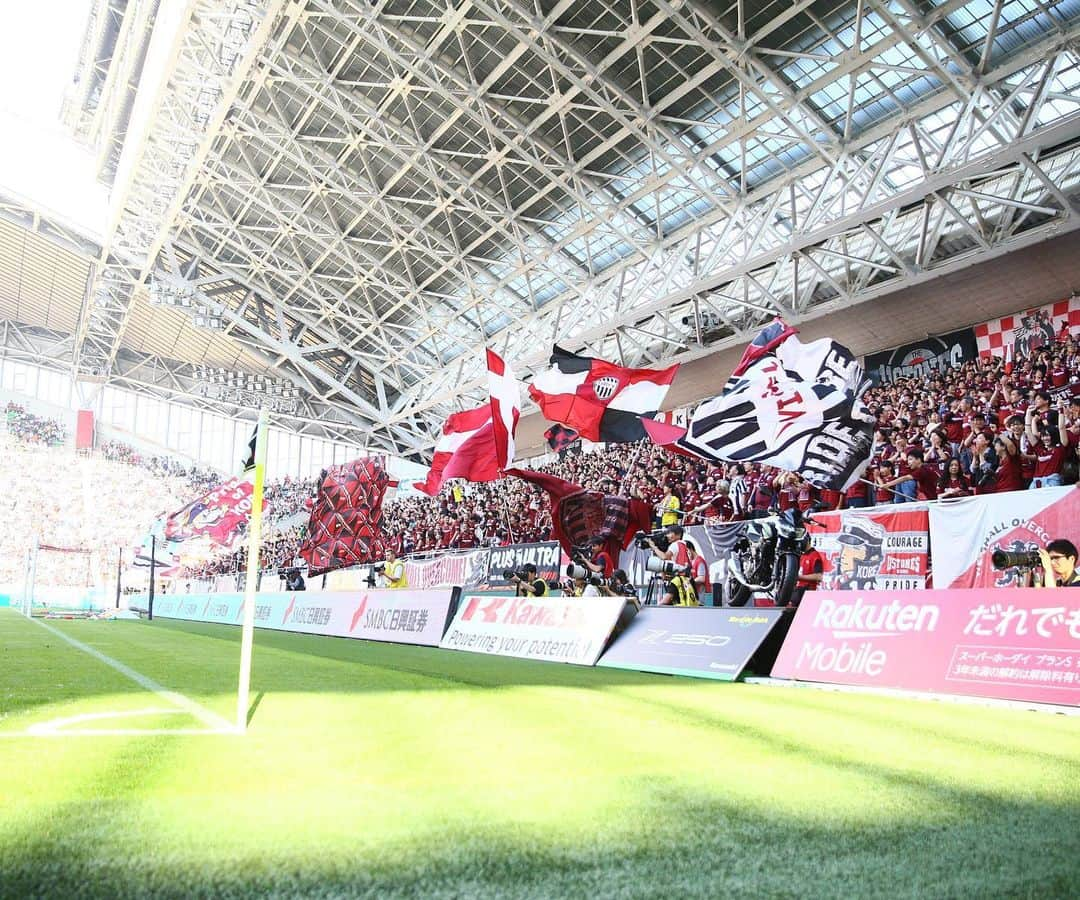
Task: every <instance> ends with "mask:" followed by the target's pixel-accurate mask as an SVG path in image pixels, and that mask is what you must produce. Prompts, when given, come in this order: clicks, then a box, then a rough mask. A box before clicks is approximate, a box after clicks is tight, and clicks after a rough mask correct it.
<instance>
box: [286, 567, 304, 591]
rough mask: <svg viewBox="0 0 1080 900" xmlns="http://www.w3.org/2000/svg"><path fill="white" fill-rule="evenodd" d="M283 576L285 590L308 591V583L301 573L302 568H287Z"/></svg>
mask: <svg viewBox="0 0 1080 900" xmlns="http://www.w3.org/2000/svg"><path fill="white" fill-rule="evenodd" d="M282 577H283V578H284V579H285V590H287V591H306V590H307V585H306V584H304V576H303V575H301V574H300V570H299V569H297V568H292V569H286V570H285V571H284V572H283V573H282Z"/></svg>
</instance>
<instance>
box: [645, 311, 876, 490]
mask: <svg viewBox="0 0 1080 900" xmlns="http://www.w3.org/2000/svg"><path fill="white" fill-rule="evenodd" d="M794 334H795V329H793V328H790V327H788V326H787V325H785V324H784V322H782V321H781V320H779V319H777V320H776V321H775V322H773V323H772V324H771V325H769V326H768V327H767V328H766V329H764V330H763V331H762V332H761V334H759V335H758V336H757V338H755V339H754V341H753V343H752V344H751V345H750V346H749V347H748V348H747V350H746V352H745V353H744V354H743V358H742V361H741V362H740V363H739V365H738V367H737V368H736V369H735V371H734V373H733V374H732V376H731V378H729V379H728V381H727V384H726V385H725V386H724V391H723V393H721V394H720V395H719V396H718V397H713V398H712V399H711V400H706V401H704V402H703V403H702V404H701V405H700V406H698V408H697V409H696V410H694V413H693V415H692V416H691V417H690V423H689V427H688V428H686V429H682V428H673V427H671V426H668V425H663V424H660V423H652V422H650V423H648V425H647V428H648V431H649V434H650V436H651V437H652V438H653V440H654V441H657V442H658V443H661V444H664V445H668V446H670V447H671V449H673V450H677V451H682V452H687V453H690V454H693V455H695V456H699V457H701V458H703V459H708V460H713V461H729V462H757V463H762V464H764V465H769V466H777V467H778V468H780V469H784V470H787V471H792V472H798V473H799V474H800V475H802V476H803V477H804V478H805V479H806V480H807V481H809V482H810V483H811V484H814V485H816V486H817V487H820V488H826V489H830V490H845V489H846V488H848V487H849V486H850V485H851V484H853V483H854V482H855V480H856V479H857V478H858V477H859V476H860V475H861V474H862V472H863V470H864V469H865V468H866V464H867V461H868V460H869V457H870V446H871V443H872V438H873V433H874V417H873V416H872V415H871V414H870V412H869V411H868V410H867V409H866V406H865V404H864V403H863V399H862V396H863V392H864V391H865V390H866V387H867V386H868V385H869V382H868V381H866V380H865V379H864V377H863V369H862V366H860V365H859V364H858V363H857V362H856V361H855V359H854V357H852V355H851V352H850V351H849V350H848V349H847V348H846V347H842V346H841V345H840V344H837V343H836V342H835V341H832V340H830V339H828V338H823V339H821V340H818V341H814V342H813V343H810V344H804V343H802V342H801V341H800V340H799V339H798V338H796V337H794Z"/></svg>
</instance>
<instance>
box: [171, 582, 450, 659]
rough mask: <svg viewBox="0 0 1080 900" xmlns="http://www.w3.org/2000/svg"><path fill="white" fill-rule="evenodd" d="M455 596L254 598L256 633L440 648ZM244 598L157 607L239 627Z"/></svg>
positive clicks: (186, 600) (176, 597) (178, 598)
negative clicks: (271, 631) (267, 631)
mask: <svg viewBox="0 0 1080 900" xmlns="http://www.w3.org/2000/svg"><path fill="white" fill-rule="evenodd" d="M450 599H451V591H449V590H438V591H413V590H400V591H388V590H387V591H380V590H371V591H340V592H336V591H305V592H302V593H259V594H256V595H255V627H256V628H270V629H274V630H277V631H300V632H303V633H304V634H324V635H328V636H332V637H349V638H359V639H362V640H368V641H387V642H390V643H394V644H421V645H423V646H426V647H437V646H439V641H440V640H441V639H442V635H443V630H444V629H445V627H446V619H447V617H448V615H449V612H450ZM243 609H244V595H243V594H167V595H165V596H164V597H161V598H158V599H156V600H155V601H154V615H155V616H160V617H161V618H165V619H185V620H187V621H190V622H212V623H217V624H221V625H239V624H240V623H241V620H242V618H243Z"/></svg>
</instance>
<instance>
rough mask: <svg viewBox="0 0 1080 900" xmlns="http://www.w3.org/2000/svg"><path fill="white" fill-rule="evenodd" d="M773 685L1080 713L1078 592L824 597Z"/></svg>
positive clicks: (807, 605) (815, 597)
mask: <svg viewBox="0 0 1080 900" xmlns="http://www.w3.org/2000/svg"><path fill="white" fill-rule="evenodd" d="M772 676H773V677H774V678H794V679H797V680H801V681H822V682H829V683H833V684H855V685H869V686H873V687H886V688H901V689H904V690H912V691H930V692H934V693H947V694H970V695H975V696H979V697H995V698H999V699H1004V700H1028V701H1034V702H1036V703H1053V704H1064V705H1070V706H1076V705H1080V591H1073V590H1058V591H1046V590H1031V589H1027V590H974V591H967V590H965V591H953V590H942V591H875V592H865V593H864V592H861V591H817V592H811V593H808V594H807V595H806V596H805V597H804V598H803V601H802V604H801V605H800V606H799V610H798V612H797V613H796V614H795V621H794V622H793V623H792V626H791V630H790V631H789V632H788V635H787V638H786V640H785V641H784V645H783V647H782V648H781V650H780V655H779V656H778V657H777V660H776V663H775V665H774V666H773V669H772Z"/></svg>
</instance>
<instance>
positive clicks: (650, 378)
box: [529, 346, 679, 442]
mask: <svg viewBox="0 0 1080 900" xmlns="http://www.w3.org/2000/svg"><path fill="white" fill-rule="evenodd" d="M551 366H552V367H551V368H550V369H547V370H545V371H543V372H541V373H540V374H538V375H537V376H536V377H535V378H534V379H533V382H532V384H530V385H529V396H530V397H532V399H533V400H534V401H536V403H537V404H538V405H539V406H540V412H541V413H543V415H544V418H545V419H547V420H548V421H550V422H558V423H560V424H562V425H566V426H567V427H569V428H573V429H575V430H576V431H578V432H579V433H580V434H581V436H582V437H583V438H586V439H587V440H590V441H614V442H626V441H638V440H641V439H642V438H644V437H645V436H646V434H645V428H644V427H643V426H642V424H641V417H642V416H649V415H652V414H653V413H655V412H656V411H657V410H658V409H660V405H661V404H662V403H663V402H664V397H665V396H666V395H667V392H668V388H669V387H671V382H672V381H674V380H675V375H676V373H677V372H678V371H679V367H678V366H677V365H675V366H671V367H670V368H667V369H660V370H655V369H627V368H624V367H623V366H617V365H615V364H614V363H609V362H606V361H605V360H602V359H594V358H592V357H589V356H578V355H576V354H574V353H569V352H567V351H566V350H563V349H562V348H561V347H559V346H556V347H554V348H553V350H552V353H551Z"/></svg>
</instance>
